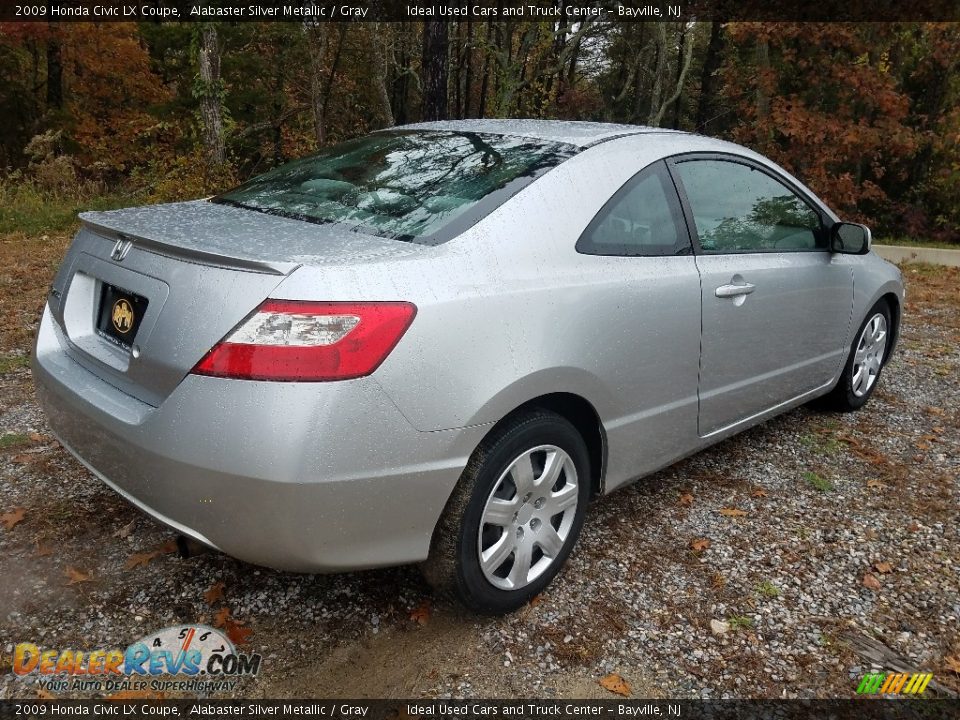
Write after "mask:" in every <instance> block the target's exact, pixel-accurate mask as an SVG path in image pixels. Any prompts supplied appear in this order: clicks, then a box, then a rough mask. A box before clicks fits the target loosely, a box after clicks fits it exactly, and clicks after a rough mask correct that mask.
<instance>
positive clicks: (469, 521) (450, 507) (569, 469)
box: [423, 410, 590, 614]
mask: <svg viewBox="0 0 960 720" xmlns="http://www.w3.org/2000/svg"><path fill="white" fill-rule="evenodd" d="M589 499H590V461H589V455H588V452H587V447H586V444H585V443H584V441H583V438H582V437H581V436H580V433H579V432H577V430H576V428H575V427H574V426H573V425H571V424H570V422H568V421H567V420H566V419H564V418H563V417H561V416H559V415H556V414H555V413H551V412H548V411H545V410H536V411H532V412H530V413H528V414H525V415H522V416H519V417H517V418H515V419H513V420H509V421H507V422H506V423H505V424H504V426H503V427H502V428H498V429H497V430H496V431H494V433H493V434H492V435H491V436H490V437H489V438H487V439H485V440H484V441H483V443H481V445H480V447H479V448H477V450H476V452H474V454H473V456H472V457H471V459H470V462H469V463H468V465H467V467H466V469H465V470H464V472H463V475H462V476H461V478H460V482H459V483H458V485H457V487H456V489H455V490H454V492H453V495H452V496H451V498H450V500H449V501H448V503H447V507H446V509H445V510H444V515H443V517H442V518H441V520H440V524H439V525H438V527H437V530H436V532H435V534H434V538H433V542H432V543H431V547H430V556H429V558H428V559H427V561H426V562H425V563H424V565H423V572H424V575H425V576H426V578H427V580H428V581H429V582H430V583H431V584H432V585H433V586H434V587H436V588H438V589H452V590H453V591H454V592H455V593H456V595H457V596H458V597H459V599H460V600H461V601H462V602H463V604H464V605H466V606H467V607H469V608H470V609H472V610H474V611H477V612H482V613H489V614H500V613H505V612H509V611H511V610H514V609H516V608H518V607H520V606H521V605H523V604H524V603H526V602H527V601H529V600H530V599H531V598H532V597H533V596H535V595H537V594H538V593H540V592H541V591H542V590H543V589H544V588H545V587H546V586H547V585H548V584H549V583H550V581H551V580H552V579H553V577H554V576H555V575H556V574H557V572H558V571H559V570H560V568H561V567H562V566H563V563H564V562H565V561H566V559H567V556H568V555H569V554H570V551H571V550H572V549H573V546H574V544H575V543H576V541H577V537H578V536H579V534H580V528H581V527H582V525H583V519H584V515H585V513H586V508H587V504H588V502H589Z"/></svg>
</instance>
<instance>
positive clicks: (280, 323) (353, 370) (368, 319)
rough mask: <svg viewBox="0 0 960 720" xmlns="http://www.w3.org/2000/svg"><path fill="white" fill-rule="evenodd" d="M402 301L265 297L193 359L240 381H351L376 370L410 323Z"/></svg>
mask: <svg viewBox="0 0 960 720" xmlns="http://www.w3.org/2000/svg"><path fill="white" fill-rule="evenodd" d="M416 314H417V308H416V306H414V305H412V304H411V303H406V302H299V301H295V300H267V301H265V302H264V303H263V304H262V305H261V306H260V307H259V308H257V310H256V311H255V312H254V313H253V315H251V316H250V317H248V318H247V319H246V320H244V321H243V322H242V323H240V324H239V325H238V326H237V327H236V328H234V329H233V331H232V332H231V333H230V334H229V335H227V336H226V337H225V338H224V339H223V340H221V341H220V342H219V343H218V344H217V345H215V346H214V347H213V349H212V350H211V351H210V352H208V353H207V354H206V355H205V356H204V358H203V359H202V360H201V361H200V362H199V363H197V366H196V367H195V368H194V369H193V372H194V373H195V374H197V375H211V376H214V377H224V378H235V379H240V380H291V381H292V380H299V381H316V380H349V379H350V378H358V377H363V376H364V375H369V374H370V373H372V372H373V371H374V370H376V369H377V368H378V367H379V366H380V363H382V362H383V361H384V360H385V359H386V357H387V355H389V354H390V351H391V350H393V348H394V347H395V346H396V344H397V343H398V342H399V341H400V338H401V337H402V336H403V334H404V333H405V332H406V330H407V328H408V327H410V323H411V322H412V321H413V317H414V315H416Z"/></svg>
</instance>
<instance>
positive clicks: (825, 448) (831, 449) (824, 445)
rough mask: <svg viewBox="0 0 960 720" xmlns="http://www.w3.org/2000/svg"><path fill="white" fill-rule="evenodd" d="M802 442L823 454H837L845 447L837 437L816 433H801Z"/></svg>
mask: <svg viewBox="0 0 960 720" xmlns="http://www.w3.org/2000/svg"><path fill="white" fill-rule="evenodd" d="M800 444H801V445H803V446H804V447H806V448H809V449H810V450H812V451H814V452H816V453H820V454H822V455H836V454H837V453H838V452H840V450H841V449H843V444H842V443H841V442H840V441H839V440H837V439H836V438H835V437H830V436H822V435H819V434H816V433H805V434H803V435H801V436H800Z"/></svg>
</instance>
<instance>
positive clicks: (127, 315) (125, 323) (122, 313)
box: [110, 298, 133, 333]
mask: <svg viewBox="0 0 960 720" xmlns="http://www.w3.org/2000/svg"><path fill="white" fill-rule="evenodd" d="M110 319H111V320H113V326H114V327H115V328H116V329H117V332H121V333H127V332H130V328H132V327H133V306H131V305H130V303H129V302H127V301H126V300H125V299H124V298H120V299H119V300H117V301H116V302H115V303H114V304H113V314H112V315H111V318H110Z"/></svg>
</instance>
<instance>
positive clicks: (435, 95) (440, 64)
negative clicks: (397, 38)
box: [423, 20, 450, 120]
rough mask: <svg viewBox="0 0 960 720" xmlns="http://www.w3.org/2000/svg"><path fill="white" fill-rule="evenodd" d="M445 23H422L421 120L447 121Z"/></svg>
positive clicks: (437, 21)
mask: <svg viewBox="0 0 960 720" xmlns="http://www.w3.org/2000/svg"><path fill="white" fill-rule="evenodd" d="M449 45H450V43H449V39H448V38H447V23H445V22H444V21H442V20H427V21H425V22H424V23H423V119H424V120H446V119H447V50H448V49H449Z"/></svg>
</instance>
